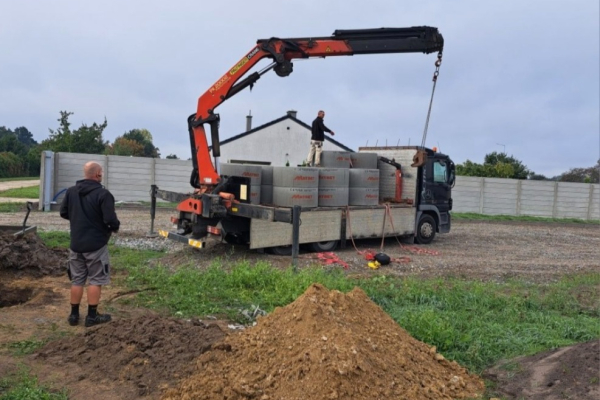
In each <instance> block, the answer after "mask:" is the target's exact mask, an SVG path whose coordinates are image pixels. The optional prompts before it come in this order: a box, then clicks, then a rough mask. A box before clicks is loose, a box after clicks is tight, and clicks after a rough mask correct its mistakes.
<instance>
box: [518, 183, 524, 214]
mask: <svg viewBox="0 0 600 400" xmlns="http://www.w3.org/2000/svg"><path fill="white" fill-rule="evenodd" d="M522 184H523V181H522V180H521V179H519V180H518V181H517V216H519V215H521V185H522Z"/></svg>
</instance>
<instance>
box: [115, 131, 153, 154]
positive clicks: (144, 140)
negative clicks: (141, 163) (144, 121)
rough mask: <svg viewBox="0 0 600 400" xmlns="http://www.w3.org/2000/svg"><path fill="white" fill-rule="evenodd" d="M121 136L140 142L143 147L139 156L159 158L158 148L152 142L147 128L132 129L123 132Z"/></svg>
mask: <svg viewBox="0 0 600 400" xmlns="http://www.w3.org/2000/svg"><path fill="white" fill-rule="evenodd" d="M121 137H123V138H124V139H129V140H133V141H135V142H137V143H139V144H141V145H142V146H143V149H144V152H143V154H142V155H141V157H153V158H160V153H159V149H158V147H155V146H154V143H152V134H151V133H150V131H148V129H132V130H130V131H129V132H126V133H124V134H123V136H121Z"/></svg>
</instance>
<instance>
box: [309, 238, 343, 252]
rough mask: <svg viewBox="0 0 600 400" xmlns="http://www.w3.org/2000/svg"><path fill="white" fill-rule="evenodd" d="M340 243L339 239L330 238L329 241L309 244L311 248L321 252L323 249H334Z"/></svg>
mask: <svg viewBox="0 0 600 400" xmlns="http://www.w3.org/2000/svg"><path fill="white" fill-rule="evenodd" d="M337 245H338V241H337V240H329V241H327V242H315V243H310V244H309V246H308V247H309V249H310V250H311V251H314V252H316V253H320V252H323V251H333V250H335V248H336V247H337Z"/></svg>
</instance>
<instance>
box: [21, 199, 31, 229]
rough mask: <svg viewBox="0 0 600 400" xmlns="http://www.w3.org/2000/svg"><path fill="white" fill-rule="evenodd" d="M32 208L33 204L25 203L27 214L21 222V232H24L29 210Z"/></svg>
mask: <svg viewBox="0 0 600 400" xmlns="http://www.w3.org/2000/svg"><path fill="white" fill-rule="evenodd" d="M32 207H33V203H32V202H30V201H28V202H27V214H25V219H24V220H23V232H25V224H26V223H27V218H29V213H30V212H31V208H32Z"/></svg>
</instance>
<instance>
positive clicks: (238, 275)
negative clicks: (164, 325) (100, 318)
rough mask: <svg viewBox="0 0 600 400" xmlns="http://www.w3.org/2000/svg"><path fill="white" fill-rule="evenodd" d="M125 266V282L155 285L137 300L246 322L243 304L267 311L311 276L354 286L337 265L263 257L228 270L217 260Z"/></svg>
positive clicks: (289, 299) (175, 310) (336, 286)
mask: <svg viewBox="0 0 600 400" xmlns="http://www.w3.org/2000/svg"><path fill="white" fill-rule="evenodd" d="M127 270H128V272H129V276H128V277H127V284H128V285H130V286H131V287H133V288H146V287H151V288H153V291H151V292H144V293H141V294H140V295H139V296H138V297H137V298H138V300H139V302H140V303H139V305H143V306H145V307H149V308H154V309H161V310H167V311H168V312H169V313H171V314H174V315H178V316H183V317H190V316H206V315H215V316H219V317H225V318H228V319H231V320H234V321H237V322H248V320H247V319H245V318H246V317H244V316H243V315H242V314H241V311H242V310H249V309H251V308H254V307H259V308H260V309H262V310H265V311H268V312H270V311H272V310H273V309H274V308H275V307H279V306H285V305H287V304H289V303H291V302H292V301H294V300H295V299H296V298H297V297H298V296H300V295H301V294H302V293H303V292H304V291H305V290H306V289H307V288H308V287H309V286H310V285H311V284H312V283H314V282H319V283H322V284H324V285H325V286H327V287H329V288H331V289H338V290H343V291H349V290H350V289H352V287H354V286H355V285H354V283H352V282H351V281H349V280H348V279H347V278H346V277H345V276H344V274H343V272H341V271H339V270H335V271H329V272H328V271H325V270H323V269H320V268H309V269H303V270H301V271H300V272H298V273H294V272H293V271H292V270H291V269H289V270H285V271H282V270H278V269H275V268H272V267H271V266H270V265H269V264H267V263H257V264H256V265H253V266H250V265H249V263H248V262H240V263H238V264H236V265H234V266H233V267H232V268H231V269H228V270H226V269H224V268H222V267H221V264H220V262H219V261H216V262H214V263H213V264H212V265H211V266H210V267H209V268H208V269H206V270H204V271H201V270H198V269H196V268H194V267H193V266H184V267H181V268H179V269H177V270H176V271H175V272H170V271H169V269H167V268H165V267H155V268H152V269H148V268H147V267H144V266H131V265H129V266H128V267H127Z"/></svg>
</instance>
